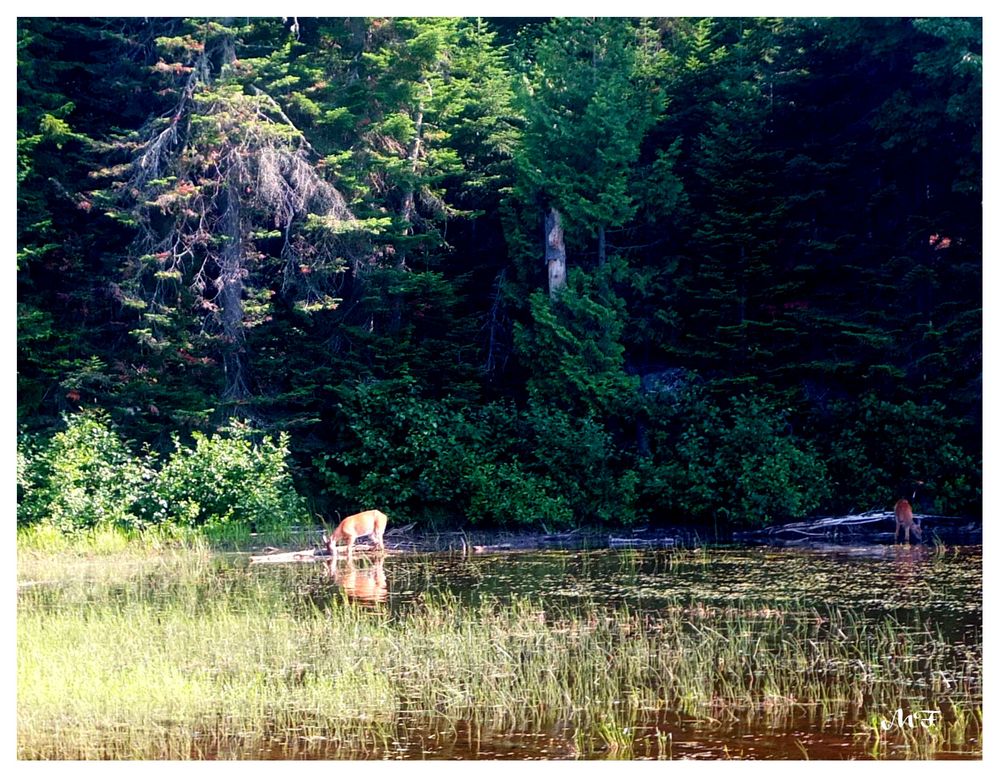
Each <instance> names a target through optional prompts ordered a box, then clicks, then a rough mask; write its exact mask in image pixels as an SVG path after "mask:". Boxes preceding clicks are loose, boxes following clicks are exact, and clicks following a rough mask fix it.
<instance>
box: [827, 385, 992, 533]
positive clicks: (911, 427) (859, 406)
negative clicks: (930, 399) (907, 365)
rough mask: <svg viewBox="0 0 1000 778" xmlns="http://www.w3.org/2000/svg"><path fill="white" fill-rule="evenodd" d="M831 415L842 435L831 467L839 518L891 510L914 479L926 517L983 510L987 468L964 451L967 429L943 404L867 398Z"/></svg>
mask: <svg viewBox="0 0 1000 778" xmlns="http://www.w3.org/2000/svg"><path fill="white" fill-rule="evenodd" d="M832 414H833V417H834V419H835V421H834V428H835V429H836V430H838V432H837V434H836V435H835V436H833V437H832V440H830V443H829V452H828V453H827V455H826V459H827V462H828V464H829V469H830V474H831V481H832V483H833V485H834V494H833V495H832V496H833V498H834V501H835V503H836V505H837V506H838V507H839V508H840V509H841V510H849V509H852V508H853V509H857V510H867V509H874V508H885V507H887V506H889V505H891V503H892V501H893V500H894V499H895V498H896V497H898V496H899V495H896V494H895V493H894V491H893V490H894V489H895V488H896V487H897V485H898V484H900V483H901V482H905V481H907V480H910V479H915V480H921V481H925V482H926V487H925V489H924V490H922V492H921V494H920V495H918V497H919V500H918V503H919V504H920V507H921V509H922V510H925V511H934V512H939V513H951V512H956V513H957V512H962V513H975V512H978V510H981V507H980V506H981V495H982V475H981V465H980V464H979V462H978V461H977V460H976V459H974V458H973V457H972V456H970V455H969V454H968V453H966V452H964V451H963V450H962V447H961V446H960V445H959V443H958V436H959V433H960V431H961V429H962V424H961V422H960V421H959V420H957V419H953V418H949V417H948V415H947V413H946V412H945V408H944V406H942V405H941V404H940V403H928V404H926V405H918V404H917V403H914V402H912V401H905V402H901V403H892V402H888V401H884V400H880V399H878V398H877V397H875V396H874V395H871V394H869V395H866V396H864V397H862V398H861V400H860V401H859V402H856V403H846V402H845V403H841V404H838V405H836V406H835V407H834V408H833V411H832Z"/></svg>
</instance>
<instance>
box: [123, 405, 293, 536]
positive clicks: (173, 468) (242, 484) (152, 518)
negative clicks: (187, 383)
mask: <svg viewBox="0 0 1000 778" xmlns="http://www.w3.org/2000/svg"><path fill="white" fill-rule="evenodd" d="M254 437H255V434H254V432H253V430H252V429H250V428H248V427H246V426H244V425H241V424H238V423H233V424H230V425H229V426H228V427H227V428H225V429H224V430H223V432H222V433H221V434H216V435H212V436H206V435H203V434H201V433H199V432H195V433H194V434H193V439H194V446H193V447H192V446H187V445H184V444H182V443H181V442H180V440H179V439H178V438H177V437H176V436H175V437H174V451H173V453H172V454H171V455H170V457H169V458H168V459H167V461H166V463H165V464H164V465H163V467H162V469H161V470H160V471H159V472H158V473H157V474H156V476H155V478H153V479H152V480H151V482H150V483H149V484H148V488H147V491H146V492H145V494H144V496H143V498H142V499H141V500H140V501H139V502H138V504H137V506H136V508H137V512H138V513H139V514H140V515H141V516H142V517H143V519H144V521H145V522H147V523H149V524H162V523H167V522H169V523H173V524H178V525H181V526H185V525H187V526H198V525H206V524H211V525H220V524H228V523H239V524H247V525H250V526H251V527H253V528H254V529H274V528H276V527H279V526H282V525H284V524H287V523H288V522H289V521H291V520H295V519H296V518H298V517H299V516H300V515H301V514H302V510H303V506H302V500H301V498H300V497H299V496H298V495H297V494H296V492H295V488H294V485H293V484H292V479H291V474H290V473H289V470H288V466H287V463H286V458H287V456H288V435H287V434H284V433H282V434H281V435H280V436H279V437H278V440H277V441H275V440H274V439H273V438H271V437H270V436H267V435H264V436H261V437H260V439H259V440H258V441H256V442H255V441H254Z"/></svg>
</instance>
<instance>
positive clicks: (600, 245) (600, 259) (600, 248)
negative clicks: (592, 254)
mask: <svg viewBox="0 0 1000 778" xmlns="http://www.w3.org/2000/svg"><path fill="white" fill-rule="evenodd" d="M607 258H608V252H607V247H606V243H605V241H604V225H603V224H600V225H598V227H597V266H598V267H604V263H605V261H607Z"/></svg>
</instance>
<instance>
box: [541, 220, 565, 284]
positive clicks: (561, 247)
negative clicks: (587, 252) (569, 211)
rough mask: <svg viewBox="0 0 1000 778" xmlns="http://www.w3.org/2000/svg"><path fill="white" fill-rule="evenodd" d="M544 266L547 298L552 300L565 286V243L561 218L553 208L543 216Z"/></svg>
mask: <svg viewBox="0 0 1000 778" xmlns="http://www.w3.org/2000/svg"><path fill="white" fill-rule="evenodd" d="M545 264H546V265H547V266H548V269H549V297H551V298H553V299H554V298H555V297H556V296H557V295H558V294H559V292H560V291H561V290H562V288H563V287H564V286H566V243H565V242H564V240H563V228H562V217H560V215H559V211H557V210H556V209H555V208H552V209H550V210H549V212H548V214H547V215H546V216H545Z"/></svg>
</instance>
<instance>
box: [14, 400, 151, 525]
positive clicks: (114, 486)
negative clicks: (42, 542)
mask: <svg viewBox="0 0 1000 778" xmlns="http://www.w3.org/2000/svg"><path fill="white" fill-rule="evenodd" d="M64 422H65V424H66V429H64V430H61V431H59V432H57V433H55V434H54V435H53V436H52V437H51V438H50V439H49V440H48V441H39V440H36V439H28V438H24V439H21V440H19V441H18V457H17V471H18V472H17V483H18V514H17V515H18V523H19V524H21V525H27V524H33V523H36V522H46V523H49V524H51V525H53V526H55V527H58V528H59V529H61V530H63V531H71V530H77V529H83V528H89V527H95V526H98V525H108V524H113V525H117V526H121V527H124V528H131V527H134V526H135V523H136V521H135V516H134V515H133V514H132V513H131V512H130V506H131V505H132V504H133V503H134V502H135V501H136V500H137V499H138V497H139V495H140V493H141V489H142V483H143V481H144V476H146V475H147V471H146V469H145V467H144V466H143V465H142V464H141V463H140V462H138V461H136V460H135V459H134V458H133V457H132V455H131V453H130V452H129V451H128V449H127V448H126V446H125V444H124V443H123V442H122V441H121V439H120V438H119V437H118V435H117V434H116V433H115V432H114V431H113V430H112V429H111V426H110V422H109V421H108V418H107V415H106V414H104V413H103V412H100V411H83V412H81V413H78V414H75V415H73V416H67V417H64Z"/></svg>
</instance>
